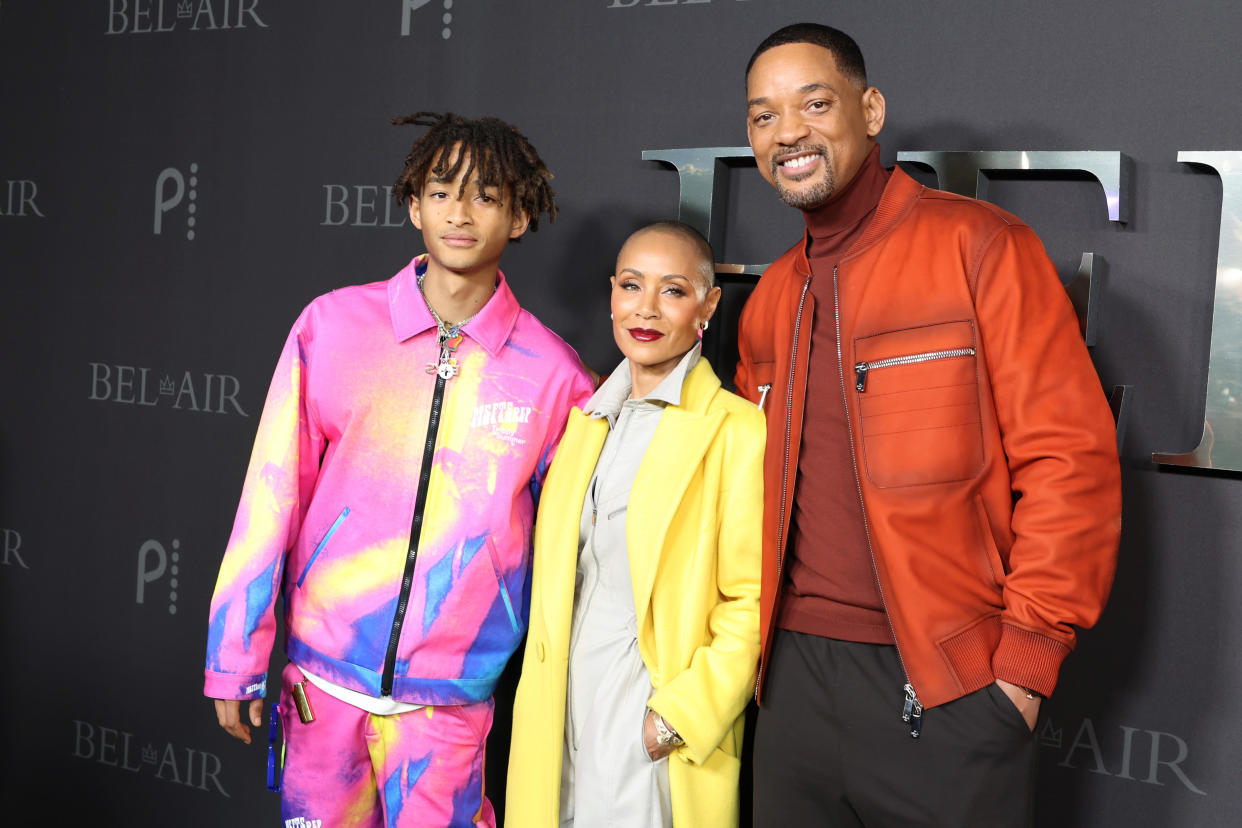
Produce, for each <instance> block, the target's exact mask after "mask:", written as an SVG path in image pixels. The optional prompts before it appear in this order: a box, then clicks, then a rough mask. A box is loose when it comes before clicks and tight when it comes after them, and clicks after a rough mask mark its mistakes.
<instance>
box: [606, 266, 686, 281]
mask: <svg viewBox="0 0 1242 828" xmlns="http://www.w3.org/2000/svg"><path fill="white" fill-rule="evenodd" d="M621 272H622V273H633V274H634V275H635V276H645V275H646V274H645V273H643V272H642V271H641V270H638V269H636V268H633V267H623V268H621ZM674 279H685V280H686V281H687V282H689V281H690V279H689V277H687V276H686V275H685V274H682V273H665V274H664V275H663V276H661V277H660V281H661V282H671V281H672V280H674Z"/></svg>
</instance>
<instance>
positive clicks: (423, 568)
mask: <svg viewBox="0 0 1242 828" xmlns="http://www.w3.org/2000/svg"><path fill="white" fill-rule="evenodd" d="M394 123H396V124H415V125H419V126H427V127H430V129H429V130H428V131H427V132H426V133H425V134H424V135H423V136H422V137H420V138H419V139H418V140H417V141H415V142H414V145H413V147H412V149H411V151H410V154H409V156H408V157H407V158H406V161H405V168H404V170H403V171H402V173H401V176H400V178H398V180H397V183H396V185H395V186H394V187H393V195H394V196H395V197H396V199H397V200H398V201H399V202H401V203H402V204H403V205H406V206H408V208H409V211H410V219H411V221H413V223H414V226H415V227H417V228H418V229H419V230H421V231H422V237H423V243H424V244H425V245H426V248H427V253H426V254H424V255H422V256H418V257H417V258H415V259H414V260H413V261H412V262H410V264H409V265H407V266H406V267H405V268H403V269H402V270H401V271H399V272H398V273H397V274H396V275H395V276H393V277H392V278H391V279H388V280H387V281H381V282H374V283H371V284H368V285H360V286H355V287H347V288H342V289H340V290H336V291H333V292H332V293H329V294H327V295H325V296H321V297H319V298H318V299H316V300H315V301H313V302H312V303H311V304H310V305H309V306H308V307H307V308H306V309H305V310H304V311H303V312H302V314H301V316H299V317H298V320H297V322H295V323H294V326H293V330H292V332H291V333H290V334H289V337H288V340H287V341H286V343H285V348H284V351H283V352H282V354H281V357H280V361H279V363H278V364H277V367H276V374H275V377H274V378H273V380H272V385H271V389H270V391H269V392H268V397H267V402H266V404H265V405H264V409H263V417H262V420H261V422H260V423H259V431H258V435H257V437H256V439H255V445H254V452H253V454H252V456H251V460H250V467H249V470H248V471H247V473H246V482H245V487H244V489H243V491H242V499H241V506H240V507H239V509H238V512H237V520H236V523H235V524H234V527H233V534H232V536H231V537H230V539H229V545H228V549H227V550H226V552H225V555H224V561H223V563H222V564H221V567H220V576H219V580H218V582H217V584H216V591H215V595H214V596H213V598H212V602H211V615H210V619H209V620H210V626H209V630H208V643H207V667H206V684H205V693H206V695H207V696H209V697H211V698H213V699H215V707H216V714H217V718H218V720H219V722H220V725H221V727H223V728H224V729H225V730H226V731H228V732H229V733H230V734H232V735H233V736H235V737H237V738H238V739H241V740H242V741H244V742H247V743H248V742H249V741H250V725H254V726H258V725H259V724H261V722H262V707H263V701H262V699H263V696H265V695H266V690H267V669H268V661H269V658H270V655H271V649H272V644H273V638H274V635H275V632H276V618H275V603H276V599H277V597H278V596H280V597H282V598H283V600H284V621H285V649H286V654H287V655H288V657H289V664H288V666H287V667H286V668H285V671H284V674H283V676H282V682H281V689H280V697H281V709H280V713H281V719H282V722H283V724H284V733H285V742H286V753H285V756H286V757H287V759H286V762H285V764H284V768H283V788H282V787H281V782H282V780H281V773H280V770H279V769H277V768H276V767H275V763H274V756H275V755H277V754H279V753H280V750H279V747H278V746H273V749H272V752H271V753H269V769H268V773H269V787H272V788H273V789H274V790H281V794H282V795H281V811H282V817H283V819H284V820H285V824H287V825H291V824H298V825H301V824H303V823H305V824H308V825H309V824H315V825H319V824H322V825H324V826H328V825H333V826H346V825H349V826H354V825H357V826H375V825H385V826H419V827H420V828H431V826H460V825H471V824H474V825H481V826H495V816H494V814H493V810H492V806H491V804H490V803H489V801H488V799H487V797H486V795H485V793H484V790H483V764H484V755H483V754H484V745H485V743H486V740H487V734H488V731H489V729H490V727H491V722H492V700H491V694H492V690H493V688H494V687H495V684H496V681H497V679H498V678H499V677H500V673H501V671H502V670H503V669H504V666H505V663H506V662H507V661H508V659H509V656H510V655H511V654H512V652H513V650H514V648H516V647H517V645H518V643H519V642H520V641H521V640H522V636H523V633H524V631H525V625H526V617H527V616H526V607H527V596H526V588H527V587H526V585H527V583H528V569H529V565H530V539H531V531H532V523H533V521H534V515H535V500H536V497H537V494H538V491H539V488H540V486H541V485H542V482H543V478H544V474H545V472H546V470H547V468H548V464H549V462H550V460H551V457H552V453H553V450H554V448H555V446H556V445H557V443H558V441H559V440H560V436H561V432H562V430H563V428H564V425H565V420H566V418H567V416H568V414H569V411H570V409H571V408H572V407H573V406H574V405H580V404H581V403H583V402H585V401H586V399H587V398H588V397H589V396H590V394H591V391H592V383H591V381H590V380H589V379H588V377H587V375H586V373H585V371H584V370H583V369H582V368H581V365H580V363H579V361H578V358H577V356H576V355H575V354H574V352H573V350H572V349H571V348H570V347H569V346H568V345H566V344H565V343H564V342H563V341H561V340H560V339H559V338H558V337H557V336H556V335H555V334H553V333H552V332H551V331H549V330H548V329H547V328H545V327H544V326H543V325H541V324H540V323H539V322H538V321H537V320H536V319H535V318H534V317H533V316H531V315H530V314H529V313H527V312H526V311H524V310H522V309H521V308H520V307H519V306H518V303H517V300H516V299H515V298H514V296H513V293H512V291H510V289H509V285H508V282H507V281H506V279H505V277H504V275H503V274H502V273H501V272H500V270H499V265H500V259H501V255H502V254H503V253H504V250H505V247H506V246H507V245H508V243H509V242H510V241H515V240H517V239H518V237H520V236H521V235H522V234H523V233H524V232H526V230H527V229H530V230H532V231H533V230H535V229H536V228H537V226H538V222H539V217H540V215H541V214H547V216H548V217H549V219H554V218H555V216H556V205H555V202H554V198H553V193H552V190H551V188H550V186H549V185H548V179H549V178H551V173H550V172H549V171H548V169H547V167H546V166H545V165H544V163H543V161H542V160H541V159H540V158H539V155H538V154H537V153H536V152H535V149H534V148H533V147H532V146H531V145H530V144H529V142H528V141H527V140H526V138H525V137H524V136H522V134H521V133H519V132H518V131H517V130H516V129H515V128H514V127H512V126H511V125H509V124H506V123H504V122H503V121H500V120H497V119H496V118H482V119H479V120H467V119H464V118H461V117H459V116H456V115H452V114H449V115H443V116H442V115H435V114H432V113H424V112H420V113H417V114H416V115H411V116H408V117H405V118H398V119H396V120H395V121H394ZM244 701H248V704H247V705H246V710H245V712H244V714H243V711H242V702H244ZM247 721H248V722H249V724H247Z"/></svg>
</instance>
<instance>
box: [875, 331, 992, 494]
mask: <svg viewBox="0 0 1242 828" xmlns="http://www.w3.org/2000/svg"><path fill="white" fill-rule="evenodd" d="M854 358H855V363H854V392H855V397H856V399H857V401H858V412H859V426H860V430H861V432H862V444H863V462H864V464H865V467H866V474H867V478H868V479H869V480H870V481H871V482H872V483H874V484H875V485H876V486H879V487H880V488H896V487H902V486H922V485H928V484H932V483H949V482H952V481H956V480H969V479H970V478H972V477H974V476H975V475H976V474H978V473H979V471H980V470H981V469H982V468H983V433H982V425H981V421H980V416H979V375H978V355H977V352H976V339H975V326H974V322H972V321H970V320H962V321H957V322H942V323H939V324H935V325H925V326H922V327H918V328H906V329H903V330H898V331H887V332H885V333H881V334H875V335H873V336H868V337H862V338H859V339H855V340H854Z"/></svg>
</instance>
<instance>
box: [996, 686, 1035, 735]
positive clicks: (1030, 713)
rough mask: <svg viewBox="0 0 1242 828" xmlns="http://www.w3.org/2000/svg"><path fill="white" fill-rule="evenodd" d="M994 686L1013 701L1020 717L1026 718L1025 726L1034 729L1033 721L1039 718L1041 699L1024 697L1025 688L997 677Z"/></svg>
mask: <svg viewBox="0 0 1242 828" xmlns="http://www.w3.org/2000/svg"><path fill="white" fill-rule="evenodd" d="M996 686H997V687H999V688H1000V689H1001V690H1002V691H1003V692H1004V693H1005V695H1006V696H1008V697H1009V700H1010V701H1011V702H1013V706H1014V707H1016V708H1018V712H1019V713H1021V714H1022V718H1024V719H1026V726H1027V727H1029V728H1030V729H1031V730H1034V729H1035V721H1036V720H1037V719H1038V718H1039V704H1040V702H1042V701H1043V699H1041V698H1040V697H1039V696H1036V697H1035V698H1033V699H1028V698H1027V697H1026V690H1025V689H1023V688H1021V687H1019V686H1018V685H1016V684H1014V683H1013V682H1009V681H1005V680H1004V679H997V680H996Z"/></svg>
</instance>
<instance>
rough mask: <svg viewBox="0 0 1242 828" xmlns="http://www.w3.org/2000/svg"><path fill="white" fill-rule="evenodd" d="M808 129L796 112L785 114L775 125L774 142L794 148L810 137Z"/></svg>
mask: <svg viewBox="0 0 1242 828" xmlns="http://www.w3.org/2000/svg"><path fill="white" fill-rule="evenodd" d="M810 132H811V130H810V127H808V126H807V123H806V121H805V120H804V119H803V118H802V116H801V115H800V114H799V113H797V112H787V113H785V114H783V115H782V116H781V120H780V123H779V124H777V130H776V140H777V141H779V142H780V143H782V144H784V145H786V146H790V147H792V146H795V145H797V144H798V143H800V142H801V141H803V140H804V139H805V138H806V137H807V136H808V135H810Z"/></svg>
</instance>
